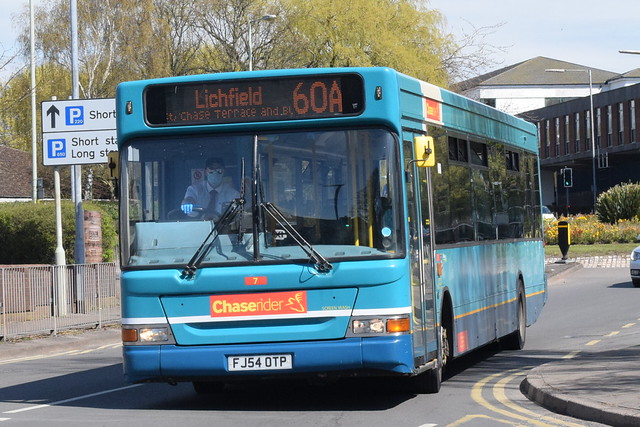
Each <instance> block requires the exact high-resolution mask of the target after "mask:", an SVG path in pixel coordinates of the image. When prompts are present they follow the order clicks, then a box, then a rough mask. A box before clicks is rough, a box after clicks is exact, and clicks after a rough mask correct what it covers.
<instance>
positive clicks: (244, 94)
mask: <svg viewBox="0 0 640 427" xmlns="http://www.w3.org/2000/svg"><path fill="white" fill-rule="evenodd" d="M144 104H145V118H146V121H147V123H148V124H149V125H150V126H191V125H210V124H222V123H241V122H266V121H279V120H300V119H315V118H327V117H340V116H354V115H358V114H360V113H362V111H363V110H364V84H363V81H362V78H361V77H360V76H359V75H357V74H334V75H323V76H298V77H287V78H278V79H269V78H265V79H243V80H218V81H203V82H198V83H176V84H161V85H153V86H150V87H149V88H147V90H146V91H145V94H144Z"/></svg>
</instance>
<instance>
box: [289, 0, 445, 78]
mask: <svg viewBox="0 0 640 427" xmlns="http://www.w3.org/2000/svg"><path fill="white" fill-rule="evenodd" d="M282 1H283V4H285V5H286V6H285V7H284V9H285V10H286V13H287V21H288V22H289V29H290V30H291V31H292V32H293V34H294V36H293V39H294V40H297V41H298V42H297V44H296V46H287V47H288V48H290V49H291V48H293V49H295V50H296V52H297V57H296V58H295V60H296V63H294V64H292V65H293V66H296V67H341V66H365V67H368V66H388V67H392V68H395V69H397V70H398V71H401V72H404V73H406V74H410V75H412V76H415V77H418V78H421V79H424V80H428V81H429V82H431V83H434V84H440V85H442V84H445V83H446V73H445V69H444V67H443V64H442V61H441V59H440V54H441V52H442V51H443V49H444V47H445V46H446V44H447V43H450V39H449V38H448V37H447V35H446V34H442V33H441V30H440V28H441V21H442V17H441V15H440V14H439V13H438V12H437V11H433V10H428V9H425V8H420V7H419V6H417V5H416V4H414V3H412V2H410V1H408V0H352V1H349V2H343V1H340V0H307V1H302V2H300V1H297V0H282Z"/></svg>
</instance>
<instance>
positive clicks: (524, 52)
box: [424, 0, 640, 74]
mask: <svg viewBox="0 0 640 427" xmlns="http://www.w3.org/2000/svg"><path fill="white" fill-rule="evenodd" d="M424 3H427V7H429V8H430V9H438V10H439V11H440V12H441V13H442V14H443V15H444V16H445V18H446V19H447V22H448V26H447V28H448V31H449V32H451V33H452V34H453V35H454V36H455V37H456V38H457V39H459V38H460V36H461V35H462V34H464V33H465V32H466V33H469V32H471V30H472V29H473V27H475V28H481V27H495V28H494V29H493V30H491V31H493V33H492V34H490V35H489V36H488V37H487V38H486V39H485V41H486V42H487V43H488V44H491V45H494V46H501V47H504V48H505V49H506V51H505V53H498V54H497V55H496V58H495V59H496V60H497V61H498V62H499V64H500V65H498V66H496V67H495V68H493V69H498V68H501V67H505V66H508V65H513V64H516V63H518V62H522V61H526V60H527V59H531V58H535V57H538V56H545V57H548V58H552V59H558V60H562V61H568V62H572V63H575V64H578V65H583V66H585V67H589V68H596V69H601V70H606V71H612V72H615V73H621V74H622V73H625V72H627V71H631V70H633V69H636V68H640V55H629V54H621V53H619V52H618V51H619V50H636V51H640V25H638V17H639V16H640V2H639V1H638V0H609V1H602V0H535V1H531V0H425V1H424ZM497 25H499V26H497ZM496 26H497V27H496ZM493 69H491V70H485V71H492V70H493Z"/></svg>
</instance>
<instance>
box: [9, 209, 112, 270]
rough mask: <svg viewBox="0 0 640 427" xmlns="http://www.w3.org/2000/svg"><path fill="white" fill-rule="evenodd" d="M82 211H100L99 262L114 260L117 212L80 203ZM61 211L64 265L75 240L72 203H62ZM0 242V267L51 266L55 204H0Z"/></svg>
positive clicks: (53, 249)
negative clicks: (100, 253)
mask: <svg viewBox="0 0 640 427" xmlns="http://www.w3.org/2000/svg"><path fill="white" fill-rule="evenodd" d="M83 208H84V209H85V210H96V211H99V212H100V214H101V217H102V227H101V229H102V260H103V261H104V262H111V261H113V260H114V259H115V251H114V249H115V247H116V245H117V244H118V236H117V212H116V211H114V209H113V208H111V207H105V206H104V205H103V204H102V203H92V202H87V203H83ZM61 212H62V246H63V248H64V250H65V259H66V262H67V263H68V264H72V263H74V257H75V252H74V247H75V238H76V233H75V228H76V227H75V222H76V220H75V206H74V204H73V203H72V202H70V201H63V202H62V206H61ZM114 212H116V213H115V215H116V217H115V218H114ZM0 241H1V242H2V244H1V245H0V264H53V263H54V262H55V250H56V216H55V203H53V202H38V203H36V204H34V203H31V202H20V203H1V204H0Z"/></svg>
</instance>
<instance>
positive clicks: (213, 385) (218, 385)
mask: <svg viewBox="0 0 640 427" xmlns="http://www.w3.org/2000/svg"><path fill="white" fill-rule="evenodd" d="M193 389H194V390H195V391H196V393H198V394H215V393H220V392H222V390H223V389H224V383H223V382H221V381H194V382H193Z"/></svg>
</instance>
